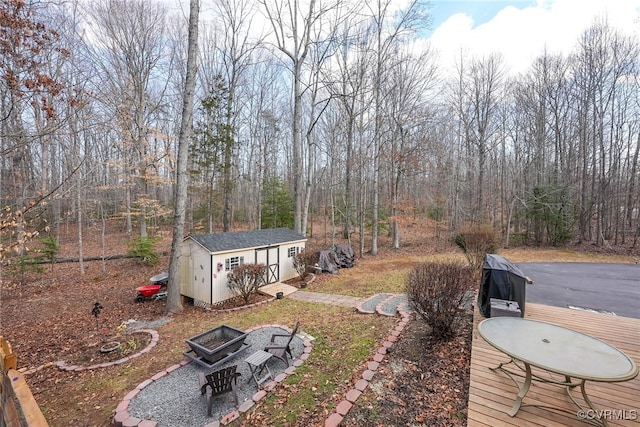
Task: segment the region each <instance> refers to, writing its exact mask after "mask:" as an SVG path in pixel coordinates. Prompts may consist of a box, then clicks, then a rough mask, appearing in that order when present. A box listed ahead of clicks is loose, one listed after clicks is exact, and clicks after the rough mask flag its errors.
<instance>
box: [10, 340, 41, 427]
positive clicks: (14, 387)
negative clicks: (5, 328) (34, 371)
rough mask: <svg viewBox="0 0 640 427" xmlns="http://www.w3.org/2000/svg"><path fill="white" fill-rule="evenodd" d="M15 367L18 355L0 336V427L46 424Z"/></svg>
mask: <svg viewBox="0 0 640 427" xmlns="http://www.w3.org/2000/svg"><path fill="white" fill-rule="evenodd" d="M17 367H18V357H17V356H16V354H15V353H14V352H13V351H12V349H11V344H9V341H6V340H5V339H4V338H3V337H1V336H0V368H1V369H0V376H1V378H0V407H1V408H2V414H1V415H0V427H5V426H6V427H45V426H48V425H49V424H48V423H47V420H46V419H45V418H44V416H43V415H42V412H41V411H40V407H39V406H38V404H37V403H36V400H35V399H34V398H33V395H32V394H31V390H30V389H29V386H28V385H27V382H26V381H25V379H24V376H23V375H22V374H21V373H20V372H18V371H17V370H16V369H17Z"/></svg>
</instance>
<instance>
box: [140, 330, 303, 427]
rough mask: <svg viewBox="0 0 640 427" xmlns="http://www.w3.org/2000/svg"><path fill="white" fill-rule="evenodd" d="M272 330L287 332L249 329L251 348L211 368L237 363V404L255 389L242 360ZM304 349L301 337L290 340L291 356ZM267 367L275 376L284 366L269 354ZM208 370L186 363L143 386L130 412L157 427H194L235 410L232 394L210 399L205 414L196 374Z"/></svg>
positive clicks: (260, 345)
mask: <svg viewBox="0 0 640 427" xmlns="http://www.w3.org/2000/svg"><path fill="white" fill-rule="evenodd" d="M274 333H279V334H281V333H288V331H285V330H284V329H282V328H278V327H273V326H269V327H264V328H260V329H258V330H255V331H251V332H249V334H248V336H247V338H246V339H245V342H246V343H249V344H251V347H249V348H248V349H247V350H245V351H244V352H242V353H240V354H239V355H237V356H236V357H235V358H233V359H232V360H230V361H228V362H227V363H225V364H224V365H220V366H217V367H216V368H214V369H213V370H217V369H221V368H223V367H226V366H230V365H234V364H235V365H237V366H238V372H240V373H241V376H240V377H238V383H237V391H238V401H239V403H240V404H242V402H244V401H247V400H251V398H252V397H253V395H254V394H255V393H256V392H257V391H258V388H257V386H256V383H255V381H254V380H253V377H252V376H251V372H250V371H249V367H248V365H247V363H246V362H245V361H244V360H245V359H246V358H247V357H249V356H250V355H251V354H252V353H253V352H255V351H257V350H261V349H263V348H264V347H265V346H266V345H267V344H268V343H269V340H270V339H271V335H272V334H274ZM278 342H282V339H281V338H278ZM303 350H304V345H303V341H302V339H300V337H298V336H296V337H294V339H293V340H292V341H291V351H292V353H293V357H294V359H296V358H298V357H300V355H301V354H302V352H303ZM290 363H291V362H290ZM267 366H268V367H269V369H270V370H271V372H272V374H273V376H274V377H275V376H276V375H278V374H280V373H282V372H284V371H285V369H286V368H287V367H286V365H285V364H284V362H282V361H281V360H280V359H277V358H275V357H272V358H271V359H270V360H269V361H268V362H267ZM210 371H212V370H210V369H207V368H204V367H202V366H199V365H197V364H196V363H189V364H188V365H185V366H183V367H181V368H178V369H176V370H175V371H173V372H171V373H170V374H168V375H165V376H164V377H162V378H160V379H158V380H156V381H154V382H153V383H151V384H149V385H148V386H146V387H145V388H143V389H142V390H141V391H140V393H138V395H137V396H136V397H135V398H134V399H133V400H131V402H130V403H129V407H128V412H129V414H130V415H131V416H134V417H137V418H139V419H150V420H153V421H155V422H157V423H158V426H164V427H182V426H184V427H197V426H204V425H206V424H209V423H211V422H213V421H216V420H220V418H222V417H223V416H225V415H226V414H228V413H229V412H232V411H233V410H235V409H236V406H235V402H234V401H233V395H232V393H227V394H224V395H221V396H217V397H215V398H214V401H213V409H212V415H213V416H212V417H207V400H206V398H205V397H204V396H202V395H200V390H199V388H198V374H199V373H200V372H204V373H209V372H210Z"/></svg>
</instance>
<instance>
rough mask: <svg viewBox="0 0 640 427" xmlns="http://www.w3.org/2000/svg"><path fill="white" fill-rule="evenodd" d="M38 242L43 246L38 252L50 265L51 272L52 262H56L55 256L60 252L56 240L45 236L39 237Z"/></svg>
mask: <svg viewBox="0 0 640 427" xmlns="http://www.w3.org/2000/svg"><path fill="white" fill-rule="evenodd" d="M40 241H41V242H42V245H43V246H44V247H43V248H42V249H41V250H40V252H41V253H43V254H44V257H45V258H46V260H47V261H49V262H50V263H51V270H52V271H53V262H54V261H55V260H56V255H58V252H59V251H60V244H59V243H58V239H56V238H55V237H53V236H45V237H41V238H40Z"/></svg>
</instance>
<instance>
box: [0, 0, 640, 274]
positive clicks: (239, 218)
mask: <svg viewBox="0 0 640 427" xmlns="http://www.w3.org/2000/svg"><path fill="white" fill-rule="evenodd" d="M205 7H206V8H207V11H208V13H207V14H205V15H203V17H202V18H201V21H202V22H201V23H200V27H201V28H200V35H199V40H198V44H199V51H198V74H197V81H196V95H195V112H194V114H195V116H194V132H193V136H192V138H191V139H190V141H189V145H190V147H189V151H190V160H189V167H188V170H189V175H190V184H189V188H188V191H187V193H188V194H187V209H186V227H185V228H186V232H189V233H191V232H193V233H196V232H215V231H228V230H230V229H231V225H232V224H242V225H243V226H244V227H246V228H248V229H254V228H267V227H281V226H287V227H291V228H293V229H294V230H296V231H299V232H301V233H305V234H312V233H313V229H312V227H311V225H310V224H324V226H323V227H324V228H325V231H326V230H328V231H329V232H330V233H331V234H332V235H333V236H335V238H339V239H347V240H349V239H350V238H351V236H353V234H354V233H356V234H358V235H359V236H361V237H364V236H365V235H367V236H369V238H368V239H365V238H359V239H358V241H359V242H360V243H359V247H358V248H356V251H357V252H359V254H360V255H362V254H363V253H365V252H368V253H371V254H373V255H375V254H377V252H378V236H379V235H380V233H388V234H389V235H390V236H391V239H390V242H391V243H390V244H391V245H392V247H393V248H398V247H400V246H401V244H402V234H403V232H404V233H407V232H409V231H408V230H407V229H406V228H407V227H408V226H410V225H411V224H413V223H415V222H417V221H420V220H421V218H423V217H424V216H428V217H429V218H431V219H434V220H436V221H445V222H446V223H447V224H448V227H449V230H450V231H454V230H458V229H460V228H461V227H463V226H464V225H465V224H468V223H474V222H482V223H485V224H489V225H490V226H491V227H492V228H494V229H495V230H498V231H499V232H500V233H501V235H502V237H503V242H504V244H505V245H506V246H510V245H511V246H512V245H518V244H535V245H541V244H552V245H562V244H564V243H566V242H568V241H570V240H572V239H573V240H577V241H579V242H583V243H592V244H594V245H596V246H610V245H629V246H631V247H636V245H637V242H638V238H639V237H640V215H638V212H639V208H640V206H639V204H640V190H639V189H638V178H639V177H640V172H639V171H638V155H639V150H640V111H639V110H640V96H639V95H640V90H639V89H640V80H639V75H640V74H639V73H640V68H639V65H640V64H639V58H640V55H639V54H638V53H639V52H638V50H639V46H640V44H639V40H638V38H637V37H632V36H629V35H623V34H621V33H620V32H618V31H617V30H616V28H614V27H612V26H610V25H609V24H608V23H607V21H606V18H604V17H602V18H601V19H598V20H596V21H594V22H593V24H592V25H591V26H590V27H589V28H586V29H585V31H584V32H583V33H582V35H581V36H580V37H579V39H578V40H576V44H575V48H574V50H573V51H572V52H571V53H569V54H551V53H543V54H542V55H541V56H540V57H538V58H537V59H536V60H535V61H534V62H533V64H532V65H531V67H530V69H529V70H527V71H526V72H524V73H521V74H518V75H517V76H512V75H510V74H509V73H507V71H506V68H505V63H504V59H503V58H501V57H500V55H498V54H493V55H487V56H481V57H479V56H474V55H473V53H471V52H464V51H462V52H461V53H460V56H459V58H458V59H457V61H456V66H455V67H454V71H451V70H444V69H440V68H439V67H438V62H437V55H436V52H434V51H433V50H432V49H431V48H430V47H429V46H428V45H427V44H425V43H423V42H421V41H420V39H419V34H420V31H421V30H423V29H424V28H427V27H428V25H429V19H430V17H429V9H428V5H427V4H423V3H421V2H418V1H411V2H408V3H404V6H403V7H402V8H399V7H397V3H396V2H392V1H391V0H381V1H378V2H372V3H369V2H367V3H366V5H364V6H363V5H362V3H357V4H354V2H350V1H347V0H334V1H331V2H319V1H309V2H300V1H294V0H260V1H251V0H218V1H212V2H207V3H206V5H205ZM187 21H188V19H187V17H186V16H185V15H184V14H182V13H178V12H176V11H175V10H172V9H169V8H168V6H167V4H166V3H162V2H155V1H146V0H145V1H143V0H128V1H124V0H95V1H93V0H92V1H79V0H69V1H62V2H54V1H37V2H36V1H21V0H3V1H2V5H1V6H0V23H1V30H2V31H1V32H0V51H1V52H2V57H3V61H2V64H1V69H0V73H1V75H2V78H1V79H0V154H1V155H0V199H1V200H2V205H3V210H2V213H1V214H0V215H1V216H0V221H1V222H0V233H1V235H0V237H1V239H0V254H1V255H2V257H3V259H4V260H5V261H6V260H10V261H11V262H13V264H14V265H15V264H16V262H17V261H20V260H23V259H24V257H25V256H28V255H29V241H30V239H33V238H35V237H36V236H37V235H40V236H41V237H42V236H45V237H46V236H48V237H49V238H53V239H55V238H57V236H59V234H60V227H61V226H64V224H66V223H71V222H73V223H78V224H81V225H87V226H88V225H96V224H98V225H99V224H106V221H107V220H108V219H112V220H113V219H116V220H120V221H121V223H122V227H123V229H125V230H126V233H127V235H128V236H130V237H132V238H133V237H138V238H142V239H147V238H153V237H154V233H155V232H156V230H158V228H159V226H160V225H161V224H164V223H166V222H170V221H171V219H172V212H173V211H172V209H173V203H174V200H175V199H174V189H175V173H176V153H177V140H178V133H179V129H180V119H181V116H182V114H181V111H182V99H183V96H184V93H183V91H184V87H185V84H184V83H185V78H186V69H185V63H186V54H187V36H186V33H187V29H188V22H187ZM258 23H262V24H265V25H264V26H263V25H258ZM82 233H83V227H78V248H79V249H78V252H79V253H78V255H79V259H80V260H81V259H82V257H83V243H82V242H83V236H82ZM365 241H366V242H369V246H368V247H365V246H364V245H365V243H364V242H365ZM80 268H81V269H82V263H80ZM1 271H2V270H0V272H1ZM0 279H1V277H0Z"/></svg>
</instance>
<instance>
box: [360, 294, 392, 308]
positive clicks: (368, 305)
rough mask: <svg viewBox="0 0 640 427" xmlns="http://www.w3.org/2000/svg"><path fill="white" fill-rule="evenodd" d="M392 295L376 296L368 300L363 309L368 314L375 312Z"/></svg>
mask: <svg viewBox="0 0 640 427" xmlns="http://www.w3.org/2000/svg"><path fill="white" fill-rule="evenodd" d="M391 295H392V294H375V295H374V296H372V297H371V298H369V299H368V300H366V301H365V302H364V303H363V304H362V306H361V308H362V309H363V310H365V311H368V312H375V311H376V306H377V305H378V304H380V303H381V302H382V301H384V300H385V299H387V298H389V297H390V296H391Z"/></svg>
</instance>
